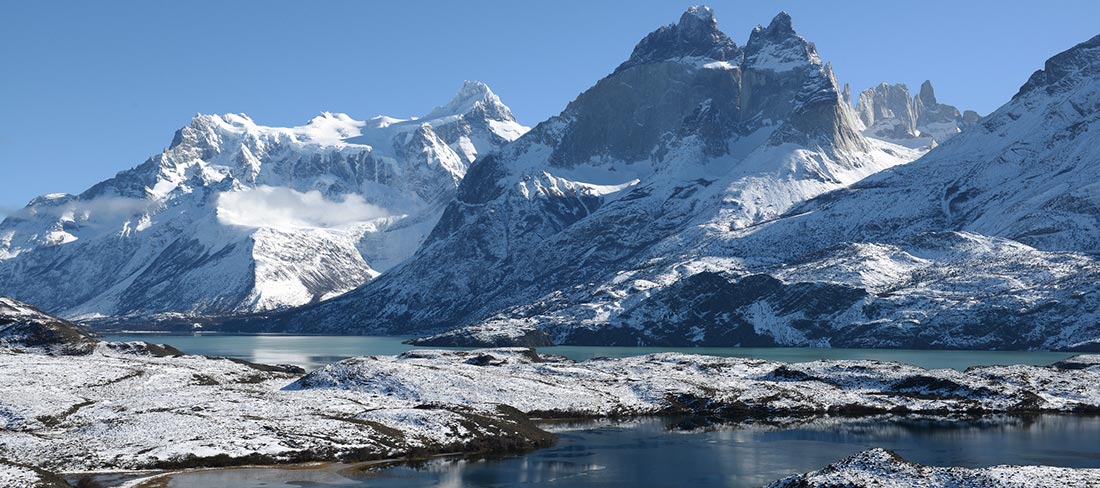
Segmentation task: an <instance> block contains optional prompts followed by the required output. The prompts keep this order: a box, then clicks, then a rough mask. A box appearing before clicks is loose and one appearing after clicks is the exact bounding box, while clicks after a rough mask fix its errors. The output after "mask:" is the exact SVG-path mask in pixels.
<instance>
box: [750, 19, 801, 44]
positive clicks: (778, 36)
mask: <svg viewBox="0 0 1100 488" xmlns="http://www.w3.org/2000/svg"><path fill="white" fill-rule="evenodd" d="M791 37H798V33H796V32H795V31H794V27H793V26H792V25H791V14H788V13H787V12H779V14H777V15H776V16H775V18H773V19H772V21H771V23H769V24H768V26H767V27H764V26H760V25H758V26H756V28H755V29H753V30H752V34H750V35H749V44H752V43H754V42H760V41H761V40H764V39H766V40H769V41H782V40H784V39H788V38H791Z"/></svg>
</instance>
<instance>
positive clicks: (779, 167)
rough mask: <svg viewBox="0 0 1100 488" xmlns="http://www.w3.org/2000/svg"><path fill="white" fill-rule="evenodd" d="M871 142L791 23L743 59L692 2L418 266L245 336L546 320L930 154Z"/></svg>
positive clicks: (500, 178) (472, 202) (430, 245)
mask: <svg viewBox="0 0 1100 488" xmlns="http://www.w3.org/2000/svg"><path fill="white" fill-rule="evenodd" d="M859 129H860V127H859V122H858V121H857V119H856V116H855V113H854V111H853V110H852V108H851V106H850V105H849V104H846V103H845V102H843V101H842V99H841V93H840V89H839V88H838V85H837V82H836V79H835V77H834V75H833V73H832V70H831V69H830V67H829V65H828V64H826V63H823V62H822V60H821V59H820V58H819V57H818V54H817V50H816V48H815V46H814V45H813V44H812V43H810V42H808V41H807V40H805V39H803V38H802V37H801V36H799V35H798V34H796V33H795V31H794V30H793V28H792V26H791V18H790V17H789V16H788V15H787V14H786V13H781V14H779V15H778V16H776V17H775V19H774V20H772V22H771V23H770V24H769V25H768V26H767V27H757V28H756V29H755V30H754V31H753V32H752V34H751V35H750V36H749V39H748V41H747V42H746V44H745V45H744V46H739V45H737V44H736V43H735V42H734V41H733V40H732V39H730V38H729V37H728V36H727V35H726V34H724V33H723V32H721V31H720V30H719V29H718V27H717V23H716V21H715V18H714V15H713V12H712V11H711V10H710V9H709V8H707V7H693V8H691V9H689V10H688V11H687V12H685V13H684V14H683V16H682V17H681V18H680V20H679V22H678V23H677V24H673V25H668V26H665V27H662V28H660V29H658V30H656V31H654V32H653V33H651V34H649V35H648V36H646V37H645V38H644V39H643V40H642V41H641V42H640V43H639V44H638V45H637V47H635V49H634V51H633V53H631V55H630V57H629V59H628V60H627V61H625V62H624V63H622V64H621V65H620V66H619V67H618V68H616V69H615V70H614V71H613V72H612V73H611V74H610V75H608V76H607V77H606V78H604V79H602V80H600V81H599V82H597V83H596V84H595V86H593V87H592V88H590V89H588V90H587V91H585V92H584V93H582V94H580V95H579V96H578V97H577V98H576V99H575V100H574V101H573V102H572V103H570V104H569V105H568V106H567V107H566V108H565V110H564V111H562V113H561V114H560V115H558V116H555V117H553V118H551V119H549V120H547V121H545V122H543V123H541V124H539V125H538V126H536V127H535V128H533V129H532V130H531V131H530V132H528V133H527V134H525V135H524V136H522V137H520V138H519V139H517V140H516V141H515V142H513V143H510V144H508V145H506V146H504V147H503V148H502V150H501V151H500V153H497V154H493V155H490V156H488V157H485V158H482V159H480V160H479V161H478V162H477V163H476V164H474V165H473V166H472V167H471V168H470V172H469V173H468V174H467V175H466V178H465V180H463V182H462V184H461V186H460V187H459V190H458V192H457V195H456V197H455V199H454V200H453V201H452V202H451V203H450V204H449V205H448V207H447V210H446V211H445V212H444V214H443V216H442V217H441V219H440V221H439V223H438V224H437V225H436V227H435V228H434V229H433V230H432V232H431V235H430V236H429V237H428V239H427V241H426V242H425V244H424V245H423V246H422V247H421V249H420V250H419V251H418V252H417V253H416V255H415V256H414V257H413V258H411V259H410V260H408V261H405V262H404V263H402V264H400V265H398V266H397V267H395V268H394V269H393V270H391V271H390V272H387V273H386V274H384V275H383V276H381V277H380V278H378V279H377V280H374V281H372V282H370V283H368V284H366V285H365V286H363V287H361V288H359V289H357V290H355V291H353V292H350V293H348V294H346V295H344V296H342V297H339V298H336V299H333V300H329V301H326V302H323V303H320V304H317V305H315V306H309V307H305V308H303V309H300V310H297V311H294V312H291V313H288V314H282V315H277V316H274V317H271V318H269V319H267V320H259V321H255V322H247V323H244V324H241V323H237V324H231V326H232V327H240V328H253V327H261V328H268V329H269V330H270V329H272V328H278V329H283V330H310V331H327V332H337V331H339V332H359V333H362V332H373V333H378V332H410V331H413V332H426V331H436V330H442V329H448V328H452V327H455V326H458V325H465V324H471V323H476V322H479V321H482V320H484V319H486V318H488V317H490V316H492V315H493V314H494V313H495V312H497V311H500V310H501V309H504V308H507V307H513V306H521V305H527V306H529V307H533V308H531V309H530V310H528V311H526V312H524V313H523V315H524V316H532V315H536V314H538V313H541V312H543V311H546V310H548V308H543V307H550V308H553V307H552V306H551V305H550V304H551V303H555V300H557V299H559V298H560V299H562V300H566V299H567V298H580V297H577V296H576V294H578V293H580V294H591V293H593V292H595V291H597V290H598V289H599V287H600V285H601V284H602V283H609V282H616V283H618V282H619V281H617V280H621V278H620V277H621V276H623V275H622V274H621V273H632V272H633V271H628V270H635V269H647V268H649V267H651V266H652V265H653V264H652V263H654V262H655V261H661V260H664V259H667V257H668V256H670V255H671V254H681V253H692V252H693V250H695V249H698V248H699V247H701V246H705V245H706V243H708V242H710V241H711V240H713V239H715V238H718V237H720V236H724V235H728V234H730V233H733V232H737V231H738V230H741V229H744V228H746V227H749V226H752V225H754V224H756V223H759V222H761V221H765V220H768V219H772V218H775V217H777V216H779V215H780V214H782V213H784V212H785V211H787V210H788V209H789V208H791V207H792V206H793V205H796V204H798V203H800V202H802V201H805V200H807V199H809V198H812V197H814V196H817V195H819V194H822V193H824V192H827V191H830V190H834V189H837V188H842V187H844V186H846V185H849V184H851V183H854V182H856V181H859V180H860V179H862V178H864V177H866V176H868V175H871V174H874V173H876V172H878V171H881V170H882V169H885V168H888V167H891V166H894V165H897V164H900V163H905V162H908V161H910V160H912V159H915V158H916V157H917V156H919V154H920V153H919V152H918V151H915V150H912V149H908V148H905V147H901V146H897V145H893V144H889V143H886V142H882V141H877V140H873V139H869V138H866V137H864V136H862V135H861V134H860V133H859ZM684 272H685V273H687V270H684ZM591 298H592V297H591V296H588V297H587V299H583V298H582V299H580V300H579V302H577V303H579V305H577V306H579V307H582V308H583V307H586V306H587V304H589V303H591V300H590V299H591ZM532 303H534V304H538V305H530V304H532ZM563 303H564V302H563ZM586 313H587V314H588V315H590V317H589V318H588V319H583V320H582V322H583V321H584V320H589V319H591V320H594V321H601V322H606V321H607V312H606V311H604V310H595V309H589V310H588V312H586ZM576 318H578V316H573V319H576ZM548 323H549V322H548ZM558 332H561V330H558V331H556V332H555V334H556V337H557V338H559V339H562V338H564V337H565V335H563V334H562V333H558Z"/></svg>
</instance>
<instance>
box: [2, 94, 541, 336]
mask: <svg viewBox="0 0 1100 488" xmlns="http://www.w3.org/2000/svg"><path fill="white" fill-rule="evenodd" d="M525 131H526V128H525V127H523V126H521V125H519V124H518V123H517V122H516V121H515V118H514V117H513V116H512V114H511V112H510V111H509V109H508V108H507V107H506V106H504V105H503V104H502V103H501V101H500V99H499V98H498V97H497V96H496V95H495V94H493V93H492V91H490V90H489V88H488V87H487V86H485V85H484V84H481V83H478V82H466V84H464V85H463V87H462V89H461V90H460V91H459V93H458V94H457V95H456V96H455V98H454V99H453V100H452V101H451V102H450V103H448V104H447V105H444V106H441V107H437V108H436V109H435V110H433V111H432V112H431V113H429V114H428V115H427V116H425V117H423V118H417V119H410V120H399V119H393V118H389V117H376V118H373V119H369V120H366V121H358V120H354V119H352V118H350V117H348V116H347V115H343V114H330V113H325V114H322V115H320V116H318V117H316V118H314V119H313V120H311V121H310V122H309V123H308V124H307V125H304V126H300V127H291V128H278V127H266V126H262V125H258V124H256V123H255V122H254V121H252V120H251V119H249V118H248V117H246V116H244V115H232V114H230V115H222V116H211V115H199V116H197V117H195V118H194V120H192V122H191V124H190V125H189V126H187V127H184V128H183V129H181V130H179V131H178V132H177V133H176V136H175V138H174V139H173V141H172V144H171V146H170V147H169V148H168V149H166V150H165V151H164V152H163V153H161V154H159V155H157V156H154V157H152V158H150V159H149V160H148V161H146V162H145V163H143V164H141V165H139V166H137V167H135V168H134V169H131V170H127V171H123V172H121V173H119V174H118V175H117V176H115V177H114V178H111V179H108V180H106V181H103V182H101V183H99V184H97V185H95V186H93V187H92V188H90V189H89V190H87V191H85V192H84V193H82V194H80V195H75V196H74V195H66V194H53V195H46V196H43V197H39V198H37V199H35V200H34V201H32V202H31V203H30V204H29V205H28V206H27V207H26V208H25V209H23V210H22V211H20V212H18V213H17V214H16V215H13V216H11V217H9V218H7V219H5V220H4V222H3V223H2V224H0V294H7V295H10V296H13V297H16V298H19V299H21V300H24V301H27V302H31V303H35V304H36V305H38V306H40V307H42V308H44V309H47V310H49V311H52V312H55V313H58V314H62V315H65V316H68V317H84V318H87V317H96V316H119V315H123V316H132V315H138V316H143V315H148V314H163V313H169V312H174V313H183V314H206V315H219V314H233V313H242V312H254V311H262V310H271V309H278V308H285V307H288V306H293V305H301V304H304V303H309V302H311V301H316V300H320V299H324V298H328V297H331V296H335V295H338V294H340V293H342V292H345V291H347V290H350V289H352V288H354V287H356V286H358V285H360V284H362V283H363V282H364V281H366V280H369V279H371V278H372V277H374V276H376V275H377V274H378V273H380V272H382V271H385V270H386V269H388V268H390V267H392V266H394V265H395V264H396V263H398V262H400V261H401V260H403V259H404V258H405V257H407V256H408V255H410V254H411V253H412V251H413V250H415V248H416V247H417V246H418V245H419V243H420V242H421V241H422V240H423V239H424V238H425V237H426V235H427V233H428V231H429V230H430V229H431V227H432V225H434V224H435V221H436V220H437V219H438V217H439V215H440V213H441V212H442V209H443V205H445V204H446V203H447V202H448V201H449V200H450V198H451V196H453V195H454V192H455V189H456V188H457V186H458V183H459V182H460V181H461V179H462V177H463V176H464V175H465V173H466V170H467V168H468V167H469V165H470V163H471V162H473V160H474V159H475V158H477V157H478V155H480V154H483V153H487V152H492V151H495V150H497V149H498V148H499V147H500V146H502V145H503V144H504V143H506V142H508V141H510V140H513V139H515V138H517V137H519V135H521V134H522V133H523V132H525Z"/></svg>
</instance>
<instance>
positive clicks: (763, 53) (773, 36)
mask: <svg viewBox="0 0 1100 488" xmlns="http://www.w3.org/2000/svg"><path fill="white" fill-rule="evenodd" d="M744 65H745V68H746V69H749V68H756V69H763V70H773V71H777V72H782V71H787V70H789V69H793V68H798V67H803V66H808V65H814V66H821V65H822V62H821V58H820V57H819V56H818V55H817V46H815V45H814V43H812V42H810V41H807V40H806V39H804V38H803V37H802V36H800V35H798V33H797V32H795V30H794V27H792V26H791V16H790V15H789V14H787V13H786V12H779V14H778V15H776V16H775V18H774V19H772V21H771V23H770V24H768V26H767V27H762V26H759V25H758V26H756V28H754V29H753V30H752V34H749V41H748V42H747V43H745V62H744ZM836 91H837V93H838V95H839V92H840V87H839V86H838V87H836Z"/></svg>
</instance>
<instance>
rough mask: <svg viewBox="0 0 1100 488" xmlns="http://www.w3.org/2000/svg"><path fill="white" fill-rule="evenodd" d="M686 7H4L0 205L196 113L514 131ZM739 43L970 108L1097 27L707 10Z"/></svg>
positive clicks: (1001, 13)
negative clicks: (455, 113) (473, 123)
mask: <svg viewBox="0 0 1100 488" xmlns="http://www.w3.org/2000/svg"><path fill="white" fill-rule="evenodd" d="M693 3H698V2H691V1H668V0H664V1H657V0H631V1H621V2H612V1H592V0H553V1H543V2H525V1H503V0H501V1H484V0H467V1H442V0H441V1H431V2H429V1H407V0H401V1H398V0H392V1H386V2H383V1H378V0H376V1H351V0H348V1H309V2H306V1H302V2H286V1H263V2H261V1H206V0H201V1H200V0H189V1H185V2H149V1H122V0H117V1H111V2H87V1H80V2H75V1H74V2H58V1H48V0H43V1H38V0H33V1H32V0H21V1H20V0H5V1H4V7H3V9H2V13H0V62H2V66H3V68H2V69H0V213H3V212H4V211H11V210H12V209H15V208H19V207H22V206H23V205H24V204H26V202H27V201H28V200H30V199H31V198H33V197H34V196H36V195H39V194H43V193H53V192H69V193H78V192H80V191H83V190H84V189H86V188H87V187H88V186H90V185H91V184H93V183H95V182H97V181H100V180H102V179H105V178H107V177H110V176H112V175H113V174H115V173H116V172H118V171H120V170H123V169H126V168H129V167H132V166H135V165H137V164H139V163H141V162H142V161H144V160H145V159H146V158H148V157H149V156H152V155H154V154H156V153H158V152H159V151H161V150H162V149H163V148H164V147H165V146H167V145H168V143H169V142H170V141H171V139H172V134H173V133H174V131H175V130H176V129H178V128H180V127H182V126H184V125H186V124H187V123H188V122H189V121H190V118H191V117H192V116H193V115H194V114H195V113H226V112H238V113H240V112H243V113H246V114H248V115H249V116H251V117H252V118H253V119H254V120H255V121H256V122H257V123H260V124H264V125H299V124H302V123H305V122H306V121H307V120H309V119H310V118H311V117H312V116H314V115H316V114H317V113H319V112H321V111H333V112H345V113H348V114H350V115H352V116H354V117H356V118H360V119H362V118H366V117H370V116H373V115H379V114H386V115H391V116H396V117H408V116H414V115H421V114H424V113H427V112H428V111H429V110H430V109H431V108H432V107H433V106H435V105H441V104H443V103H445V102H446V101H447V100H449V99H450V97H451V96H452V95H453V93H454V92H455V91H456V90H457V89H458V87H459V85H460V84H461V82H462V80H465V79H476V80H480V81H484V82H486V83H488V84H489V86H491V87H492V88H493V90H494V91H496V92H497V94H498V95H500V96H501V98H502V99H503V100H504V102H505V103H506V104H508V105H509V106H510V107H511V108H512V110H513V111H514V112H515V114H516V116H517V117H518V118H519V119H520V121H521V122H523V123H525V124H527V125H534V124H535V123H537V122H539V121H541V120H543V119H545V118H546V117H548V116H551V115H553V114H556V113H557V112H559V111H560V110H561V109H562V108H563V107H564V106H565V104H566V103H568V102H569V101H570V100H572V99H573V98H574V97H575V96H576V95H577V94H579V93H580V92H581V91H583V90H584V89H586V88H587V87H589V86H591V85H592V84H593V83H594V82H595V81H596V80H598V79H599V78H601V77H603V76H604V75H606V74H607V73H609V72H610V71H611V70H612V69H614V67H615V66H616V65H617V64H618V63H620V62H621V61H623V60H625V59H626V58H627V56H628V55H629V54H630V51H631V49H632V48H633V46H634V44H635V43H636V42H637V41H638V40H639V39H641V38H642V37H643V36H644V35H645V34H646V33H648V32H650V31H652V30H653V29H655V28H657V27H658V26H660V25H663V24H668V23H672V22H675V21H676V20H677V19H678V18H679V15H680V13H681V12H682V11H683V10H684V9H685V8H687V7H688V6H689V5H691V4H693ZM709 5H711V6H712V7H713V8H714V9H715V13H716V16H717V18H718V23H719V27H721V28H722V30H723V31H725V32H726V33H727V34H729V35H730V37H732V38H733V39H734V40H735V41H737V43H738V44H744V42H745V40H746V39H747V38H748V34H749V32H750V30H751V29H752V27H753V26H755V25H757V24H767V23H768V21H770V20H771V18H772V17H773V16H774V15H775V14H776V13H777V12H778V11H780V10H786V11H788V12H789V13H790V14H791V15H792V16H793V18H794V27H795V29H796V30H797V31H798V32H799V33H800V34H802V35H803V36H804V37H806V38H807V39H809V40H811V41H813V42H815V43H816V44H817V46H818V50H819V52H820V53H821V55H822V58H823V59H825V60H828V61H831V62H832V63H833V67H834V70H835V71H836V73H837V76H838V78H839V79H840V81H841V82H842V83H843V82H847V83H850V84H851V85H852V89H853V92H856V93H858V92H859V91H860V90H862V89H864V88H866V87H868V86H871V85H874V84H877V83H878V82H881V81H888V82H904V83H907V84H908V85H909V86H910V89H911V90H913V91H915V90H916V89H917V87H919V85H920V82H921V81H923V80H924V79H926V78H927V79H931V80H932V82H933V84H934V85H935V87H936V91H937V95H938V96H939V98H940V100H941V101H943V102H946V103H951V104H954V105H957V106H959V107H960V108H970V109H974V110H977V111H978V112H980V113H982V114H986V113H988V112H990V111H991V110H993V109H995V108H997V107H998V106H999V105H1001V104H1002V103H1004V102H1005V101H1007V100H1008V99H1009V98H1010V97H1011V96H1012V95H1013V94H1014V93H1016V90H1017V89H1018V88H1019V86H1020V85H1021V84H1023V82H1024V81H1025V80H1026V79H1027V77H1028V76H1029V75H1030V74H1031V73H1032V72H1033V71H1034V70H1036V69H1038V68H1040V67H1041V66H1042V62H1043V61H1044V60H1045V59H1046V58H1048V57H1050V56H1051V55H1053V54H1055V53H1057V52H1059V51H1062V50H1064V49H1067V48H1069V47H1071V46H1072V45H1074V44H1076V43H1078V42H1081V41H1084V40H1086V39H1088V38H1090V37H1092V36H1094V35H1097V34H1100V22H1098V20H1100V2H1097V1H1095V0H1081V1H1069V0H1066V1H1057V2H1038V1H1028V2H1024V1H970V0H966V1H960V0H951V1H943V0H924V1H921V2H904V3H899V2H886V1H882V0H875V1H836V2H821V1H799V2H793V1H781V2H768V1H751V2H750V1H728V0H714V1H711V2H710V3H709Z"/></svg>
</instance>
